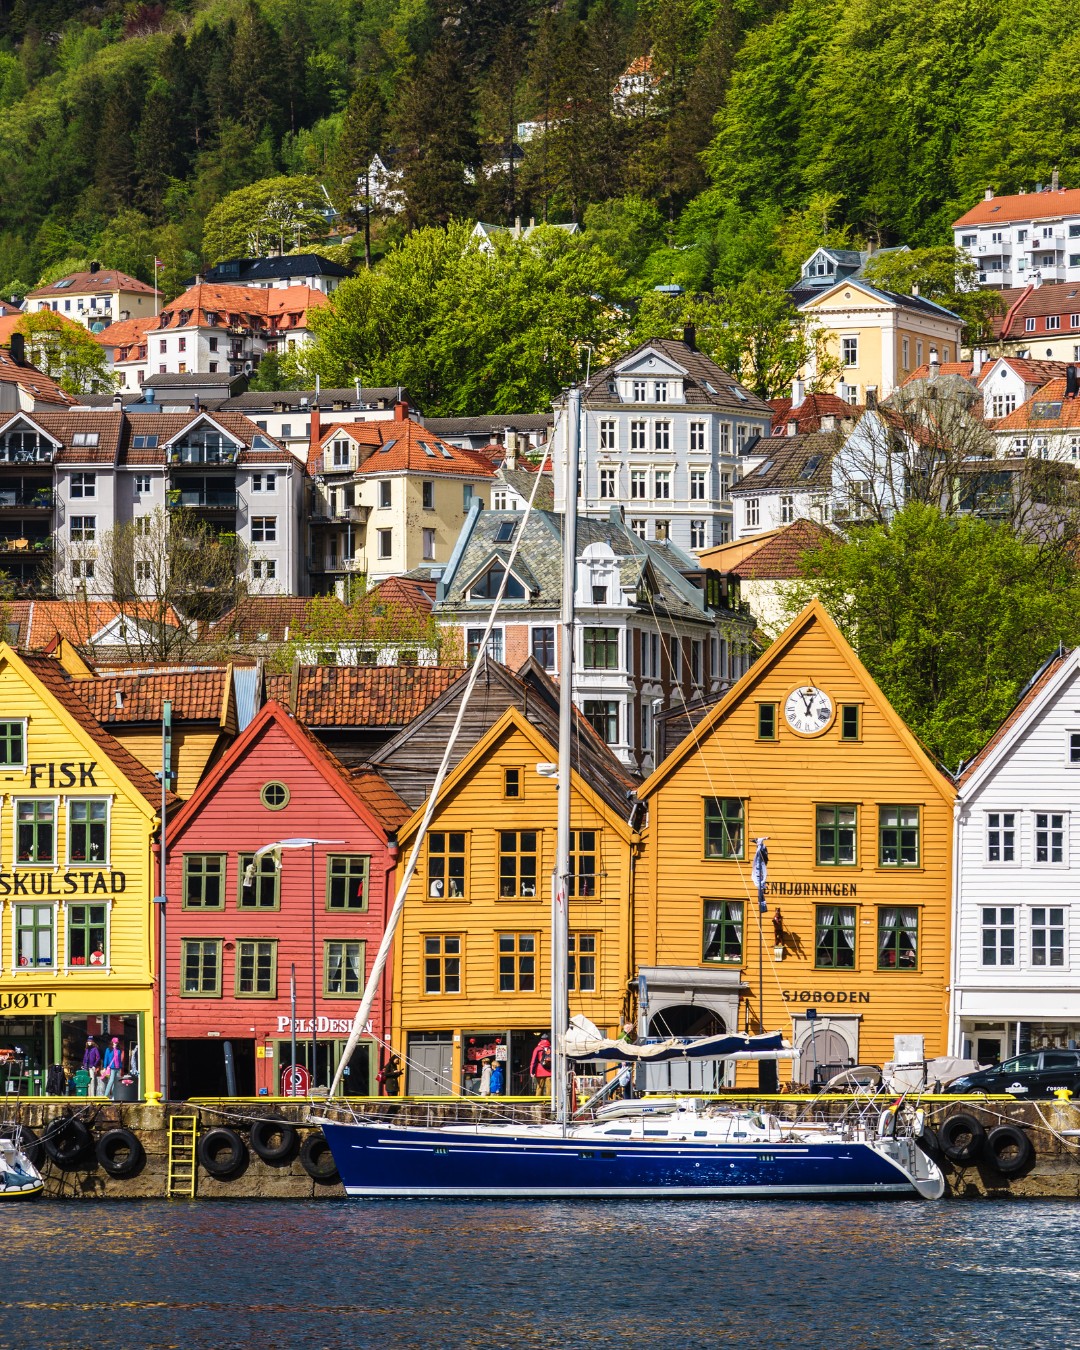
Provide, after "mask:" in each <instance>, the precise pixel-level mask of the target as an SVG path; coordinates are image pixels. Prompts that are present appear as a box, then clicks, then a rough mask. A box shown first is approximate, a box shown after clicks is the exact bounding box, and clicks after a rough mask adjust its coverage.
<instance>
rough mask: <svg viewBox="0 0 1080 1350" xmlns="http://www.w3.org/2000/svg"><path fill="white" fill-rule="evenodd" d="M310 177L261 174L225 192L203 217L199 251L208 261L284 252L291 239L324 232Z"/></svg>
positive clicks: (316, 191)
mask: <svg viewBox="0 0 1080 1350" xmlns="http://www.w3.org/2000/svg"><path fill="white" fill-rule="evenodd" d="M320 203H323V204H325V198H324V197H323V195H322V189H321V188H320V187H319V184H318V182H317V181H316V180H315V179H314V178H309V177H306V176H304V175H300V176H298V177H279V178H264V179H262V180H261V181H260V182H258V183H252V185H251V186H250V187H245V188H239V189H237V191H235V192H230V193H229V194H228V196H226V197H224V198H223V199H222V200H221V201H220V202H219V203H218V204H217V206H215V207H214V209H213V210H212V211H211V212H210V214H209V215H208V216H207V217H206V228H205V230H204V232H203V254H204V256H205V257H206V260H207V262H209V263H217V262H222V261H223V260H224V259H225V258H237V257H244V256H258V255H259V254H260V253H265V252H267V251H268V250H271V249H272V250H274V251H275V252H278V253H288V252H289V250H290V249H292V248H293V247H294V246H295V245H296V244H298V243H303V242H308V241H311V240H313V239H319V238H321V237H322V236H323V235H324V234H325V233H326V221H325V219H324V217H323V215H322V212H321V208H320Z"/></svg>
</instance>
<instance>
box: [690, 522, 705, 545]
mask: <svg viewBox="0 0 1080 1350" xmlns="http://www.w3.org/2000/svg"><path fill="white" fill-rule="evenodd" d="M706 546H707V545H706V537H705V522H704V521H703V520H691V522H690V547H691V548H705V547H706Z"/></svg>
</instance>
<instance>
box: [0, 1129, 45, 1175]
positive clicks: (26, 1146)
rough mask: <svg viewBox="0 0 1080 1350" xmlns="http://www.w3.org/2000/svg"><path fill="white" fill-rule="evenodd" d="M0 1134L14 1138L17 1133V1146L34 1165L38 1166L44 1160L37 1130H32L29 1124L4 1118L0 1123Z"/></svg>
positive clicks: (7, 1137)
mask: <svg viewBox="0 0 1080 1350" xmlns="http://www.w3.org/2000/svg"><path fill="white" fill-rule="evenodd" d="M0 1134H2V1135H3V1136H4V1137H5V1138H6V1139H14V1138H15V1136H16V1134H18V1138H19V1147H20V1148H21V1149H22V1151H23V1152H24V1153H25V1154H26V1156H27V1157H28V1158H29V1159H30V1161H31V1162H32V1163H33V1164H34V1166H35V1167H40V1166H41V1164H42V1163H43V1162H44V1161H45V1150H44V1148H43V1147H42V1145H41V1139H40V1137H39V1135H38V1133H37V1131H36V1130H32V1129H31V1128H30V1126H29V1125H19V1124H18V1122H17V1121H14V1120H5V1121H4V1122H3V1123H2V1124H0Z"/></svg>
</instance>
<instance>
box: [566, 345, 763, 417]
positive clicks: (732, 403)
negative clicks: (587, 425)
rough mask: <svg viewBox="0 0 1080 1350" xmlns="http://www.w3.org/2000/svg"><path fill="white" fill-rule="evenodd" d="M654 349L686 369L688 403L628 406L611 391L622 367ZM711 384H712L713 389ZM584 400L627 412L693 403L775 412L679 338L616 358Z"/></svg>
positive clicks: (596, 377)
mask: <svg viewBox="0 0 1080 1350" xmlns="http://www.w3.org/2000/svg"><path fill="white" fill-rule="evenodd" d="M650 348H654V349H655V350H656V351H658V352H661V353H663V355H664V356H666V357H667V358H668V359H669V360H670V361H673V362H674V363H675V364H676V365H678V366H681V367H682V368H683V369H684V370H685V371H686V378H685V379H684V381H683V393H684V396H685V400H686V402H685V404H684V403H660V404H656V403H653V404H651V403H635V404H632V405H628V404H625V403H623V402H622V400H621V399H620V398H618V397H617V395H615V394H613V393H612V392H611V390H610V388H609V385H610V383H611V382H612V381H613V380H614V379H615V378H616V372H617V370H618V368H619V367H621V366H624V365H625V364H626V363H627V362H628V361H631V360H632V359H633V358H634V357H635V356H637V355H638V353H639V352H644V351H648V350H649V349H650ZM709 385H711V386H712V388H711V389H710V388H709ZM735 390H739V391H741V393H742V395H743V397H740V396H739V394H737V393H735V392H734V391H735ZM582 402H583V403H584V405H585V406H586V407H587V408H595V409H598V410H600V411H603V410H606V409H616V408H618V409H622V410H623V411H626V410H627V409H628V408H629V407H635V408H641V409H645V408H666V409H667V410H668V411H670V412H678V411H680V410H681V409H682V408H683V407H685V406H687V405H689V406H691V407H693V406H698V407H713V408H722V409H724V410H725V411H728V412H734V413H743V414H752V415H754V416H764V417H770V416H771V415H772V409H771V408H770V407H769V405H768V404H767V403H765V402H764V401H763V400H762V399H760V398H758V396H757V395H756V394H752V393H750V391H749V390H748V389H746V388H745V387H744V386H743V385H741V384H740V383H739V381H738V379H737V378H736V377H735V376H734V375H730V374H729V373H728V372H727V371H726V370H724V369H723V368H722V367H721V366H718V365H717V364H716V362H715V361H713V360H712V358H711V357H708V356H706V355H705V354H704V352H699V351H697V349H696V348H694V347H691V346H689V345H688V344H687V343H685V342H680V341H678V340H677V339H676V338H653V339H652V340H651V341H648V342H639V343H638V345H637V346H636V347H634V348H633V350H632V351H629V352H627V354H626V355H625V356H622V357H620V358H619V360H618V361H613V362H612V363H611V364H610V365H607V366H604V367H603V368H602V369H601V370H598V371H597V372H596V373H595V374H594V375H593V376H592V378H591V379H590V380H589V383H588V384H587V385H586V386H585V388H584V390H583V393H582Z"/></svg>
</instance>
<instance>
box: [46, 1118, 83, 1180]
mask: <svg viewBox="0 0 1080 1350" xmlns="http://www.w3.org/2000/svg"><path fill="white" fill-rule="evenodd" d="M65 1139H66V1141H67V1142H66V1143H63V1142H61V1141H62V1140H65ZM41 1143H42V1147H43V1148H44V1149H45V1152H46V1153H47V1154H48V1155H49V1157H50V1158H51V1159H52V1161H53V1162H54V1163H55V1164H56V1165H57V1167H60V1168H63V1170H64V1171H65V1172H72V1171H74V1170H75V1168H77V1167H78V1166H79V1164H80V1163H81V1162H83V1161H84V1160H85V1158H86V1157H87V1155H88V1154H89V1153H90V1151H91V1149H92V1148H93V1147H94V1136H93V1135H92V1134H91V1133H90V1130H89V1128H88V1127H87V1126H86V1125H85V1124H84V1123H83V1122H82V1121H81V1120H80V1119H79V1118H78V1116H61V1117H58V1118H57V1119H56V1120H53V1121H50V1123H49V1124H48V1126H47V1127H46V1129H45V1133H44V1134H43V1135H42V1136H41Z"/></svg>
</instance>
